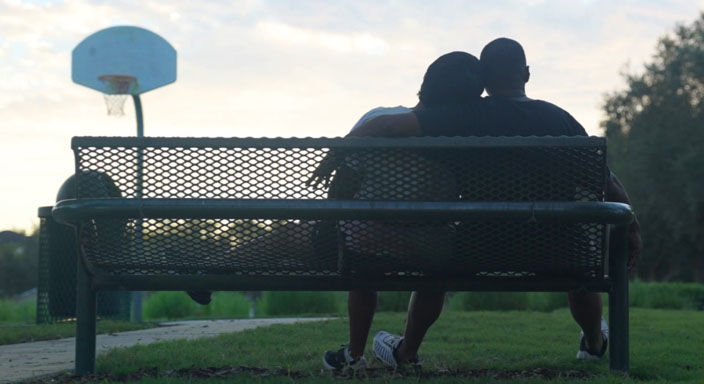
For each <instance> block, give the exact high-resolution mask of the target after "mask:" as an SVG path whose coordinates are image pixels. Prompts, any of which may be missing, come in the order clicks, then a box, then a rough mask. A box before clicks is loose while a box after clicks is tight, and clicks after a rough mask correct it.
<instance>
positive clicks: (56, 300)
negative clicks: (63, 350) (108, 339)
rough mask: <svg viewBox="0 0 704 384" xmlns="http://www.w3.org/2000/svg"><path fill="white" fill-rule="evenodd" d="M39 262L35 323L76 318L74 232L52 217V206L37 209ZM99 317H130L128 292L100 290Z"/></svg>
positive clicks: (123, 318) (76, 253) (75, 251)
mask: <svg viewBox="0 0 704 384" xmlns="http://www.w3.org/2000/svg"><path fill="white" fill-rule="evenodd" d="M39 219H40V224H39V264H38V287H37V323H38V324H43V323H55V322H61V321H68V320H74V319H75V318H76V269H77V264H76V263H77V260H78V259H77V255H78V252H77V250H76V235H75V233H74V231H73V229H72V228H71V227H68V226H66V225H61V224H59V223H57V222H56V221H54V219H53V218H52V216H51V207H42V208H40V210H39ZM97 309H98V316H100V317H101V318H111V319H115V320H129V318H130V294H129V293H128V292H107V291H103V292H99V293H98V296H97Z"/></svg>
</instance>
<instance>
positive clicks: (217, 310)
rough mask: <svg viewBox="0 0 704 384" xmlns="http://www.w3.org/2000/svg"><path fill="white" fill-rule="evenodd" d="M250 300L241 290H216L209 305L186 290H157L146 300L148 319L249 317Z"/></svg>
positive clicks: (145, 306)
mask: <svg viewBox="0 0 704 384" xmlns="http://www.w3.org/2000/svg"><path fill="white" fill-rule="evenodd" d="M250 306H251V304H250V301H249V300H248V299H247V298H246V297H245V296H244V295H243V294H241V293H239V292H215V293H213V300H212V301H211V302H210V304H208V305H199V304H197V303H196V302H194V301H193V300H191V298H190V297H188V294H186V293H185V292H168V291H164V292H155V293H153V294H151V295H150V296H149V298H147V300H145V301H144V307H143V309H142V310H143V312H144V318H145V319H146V320H162V319H168V320H175V319H194V318H243V317H249V308H250Z"/></svg>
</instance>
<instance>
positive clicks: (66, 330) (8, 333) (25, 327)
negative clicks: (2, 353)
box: [0, 320, 156, 345]
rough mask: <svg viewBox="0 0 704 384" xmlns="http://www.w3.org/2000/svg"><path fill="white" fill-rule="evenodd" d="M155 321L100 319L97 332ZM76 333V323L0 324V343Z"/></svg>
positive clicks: (143, 327) (147, 325)
mask: <svg viewBox="0 0 704 384" xmlns="http://www.w3.org/2000/svg"><path fill="white" fill-rule="evenodd" d="M155 326H156V324H155V323H139V324H138V323H126V322H121V321H111V320H102V321H99V322H98V333H99V334H104V333H114V332H124V331H133V330H136V329H145V328H153V327H155ZM75 335H76V323H74V322H67V323H58V324H40V325H34V324H21V325H18V324H12V325H0V345H4V344H16V343H26V342H30V341H40V340H55V339H61V338H64V337H73V336H75Z"/></svg>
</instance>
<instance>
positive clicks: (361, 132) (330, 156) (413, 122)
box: [306, 112, 420, 188]
mask: <svg viewBox="0 0 704 384" xmlns="http://www.w3.org/2000/svg"><path fill="white" fill-rule="evenodd" d="M362 136H373V137H405V136H420V123H419V122H418V118H417V117H416V114H415V113H413V112H408V113H399V114H393V115H383V116H378V117H375V118H373V119H371V120H369V121H367V122H365V123H364V124H362V125H360V126H359V127H356V128H355V129H353V130H352V132H350V133H348V134H347V136H345V137H362ZM342 159H343V156H340V155H339V154H336V153H335V151H330V152H328V153H327V154H326V155H325V157H324V158H323V160H321V161H320V164H318V167H317V168H315V170H314V171H313V174H312V175H311V176H310V178H309V179H308V180H307V181H306V185H308V186H311V185H312V186H314V187H317V186H318V185H319V184H322V185H323V187H324V188H327V187H328V185H329V184H330V177H331V176H332V173H333V171H335V169H336V168H337V167H338V166H339V165H340V162H341V161H342Z"/></svg>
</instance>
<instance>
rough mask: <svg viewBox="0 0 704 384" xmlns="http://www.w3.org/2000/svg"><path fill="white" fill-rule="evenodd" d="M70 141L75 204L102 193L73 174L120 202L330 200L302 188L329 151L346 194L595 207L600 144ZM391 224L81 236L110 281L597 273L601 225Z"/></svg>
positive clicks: (200, 225)
mask: <svg viewBox="0 0 704 384" xmlns="http://www.w3.org/2000/svg"><path fill="white" fill-rule="evenodd" d="M72 146H73V149H74V151H75V155H76V176H77V180H78V183H77V190H76V193H77V196H78V198H79V199H81V198H95V197H104V191H98V190H95V188H99V187H100V186H96V183H95V182H90V177H86V175H91V174H94V173H95V172H98V173H100V174H105V175H107V176H109V178H110V179H111V180H112V182H113V183H114V184H115V185H116V186H117V188H118V189H119V190H120V193H121V195H122V198H123V199H139V198H144V199H245V200H257V199H286V200H291V199H295V200H325V199H329V198H336V197H337V196H329V195H328V191H327V190H326V189H323V188H314V187H311V186H308V185H306V180H307V179H308V178H309V177H310V175H311V174H312V172H313V170H314V169H315V168H316V166H317V165H318V164H319V163H320V161H321V160H322V159H323V157H324V156H325V154H326V153H328V151H331V150H333V151H335V154H336V156H338V157H339V158H340V159H342V160H341V161H340V162H339V168H338V172H340V174H341V175H342V174H343V173H345V172H346V173H347V174H351V175H353V176H352V177H348V176H345V178H346V179H347V178H349V179H350V180H352V181H348V180H340V179H339V178H338V182H341V183H349V186H346V187H345V188H348V189H350V190H351V194H350V195H349V196H347V197H346V198H352V199H361V200H372V201H374V200H378V201H389V200H391V201H393V200H411V201H419V204H420V202H423V201H463V202H465V201H466V202H476V201H481V202H516V201H529V202H532V201H603V200H604V194H605V192H604V188H605V180H606V160H605V159H606V143H605V139H602V138H593V137H592V138H586V137H581V138H565V137H563V138H536V137H530V138H516V137H513V138H406V139H379V138H375V139H372V138H357V139H312V138H311V139H222V138H221V139H204V138H144V139H135V138H91V137H79V138H74V140H73V143H72ZM140 163H141V164H142V166H140ZM391 219H392V218H390V219H389V220H390V221H378V220H377V221H365V220H346V221H342V222H340V221H337V220H328V221H322V220H301V219H300V218H296V217H281V218H279V219H276V220H272V219H270V218H269V219H262V218H258V217H251V218H249V219H223V220H213V219H205V218H204V219H188V220H179V219H173V218H171V219H164V218H149V219H139V218H131V219H113V220H109V219H101V222H100V223H98V222H96V221H91V222H86V223H83V224H82V225H81V226H80V228H81V230H82V231H83V236H82V239H83V240H82V241H83V242H84V243H83V244H84V252H85V256H86V258H87V260H88V261H89V263H91V265H92V266H93V267H94V268H95V269H96V270H99V271H103V272H105V273H114V274H132V275H140V274H186V275H188V274H278V275H304V276H309V275H326V276H332V275H338V274H345V273H360V274H363V275H368V274H373V273H380V274H384V275H386V276H409V275H418V276H421V275H426V274H432V273H439V274H455V275H463V276H476V275H489V276H543V275H551V274H560V275H565V274H567V275H574V276H577V277H582V278H599V277H602V276H603V271H604V255H605V252H606V251H605V236H606V233H607V229H606V227H605V226H604V225H602V224H598V223H579V224H564V223H539V222H508V223H507V222H488V221H487V222H477V221H473V222H464V221H458V220H449V221H443V222H437V221H434V222H428V221H424V222H408V221H399V220H395V221H394V220H391ZM100 228H107V229H102V230H101V229H100ZM115 228H119V229H117V230H116V229H115ZM380 233H384V234H385V236H381V235H380ZM350 239H351V240H350ZM350 244H352V245H350ZM360 244H362V245H360ZM341 245H342V247H343V248H345V249H344V252H342V253H340V252H339V247H340V246H341ZM341 254H342V255H343V256H341ZM345 254H346V255H348V256H344V255H345ZM350 255H351V256H350Z"/></svg>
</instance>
